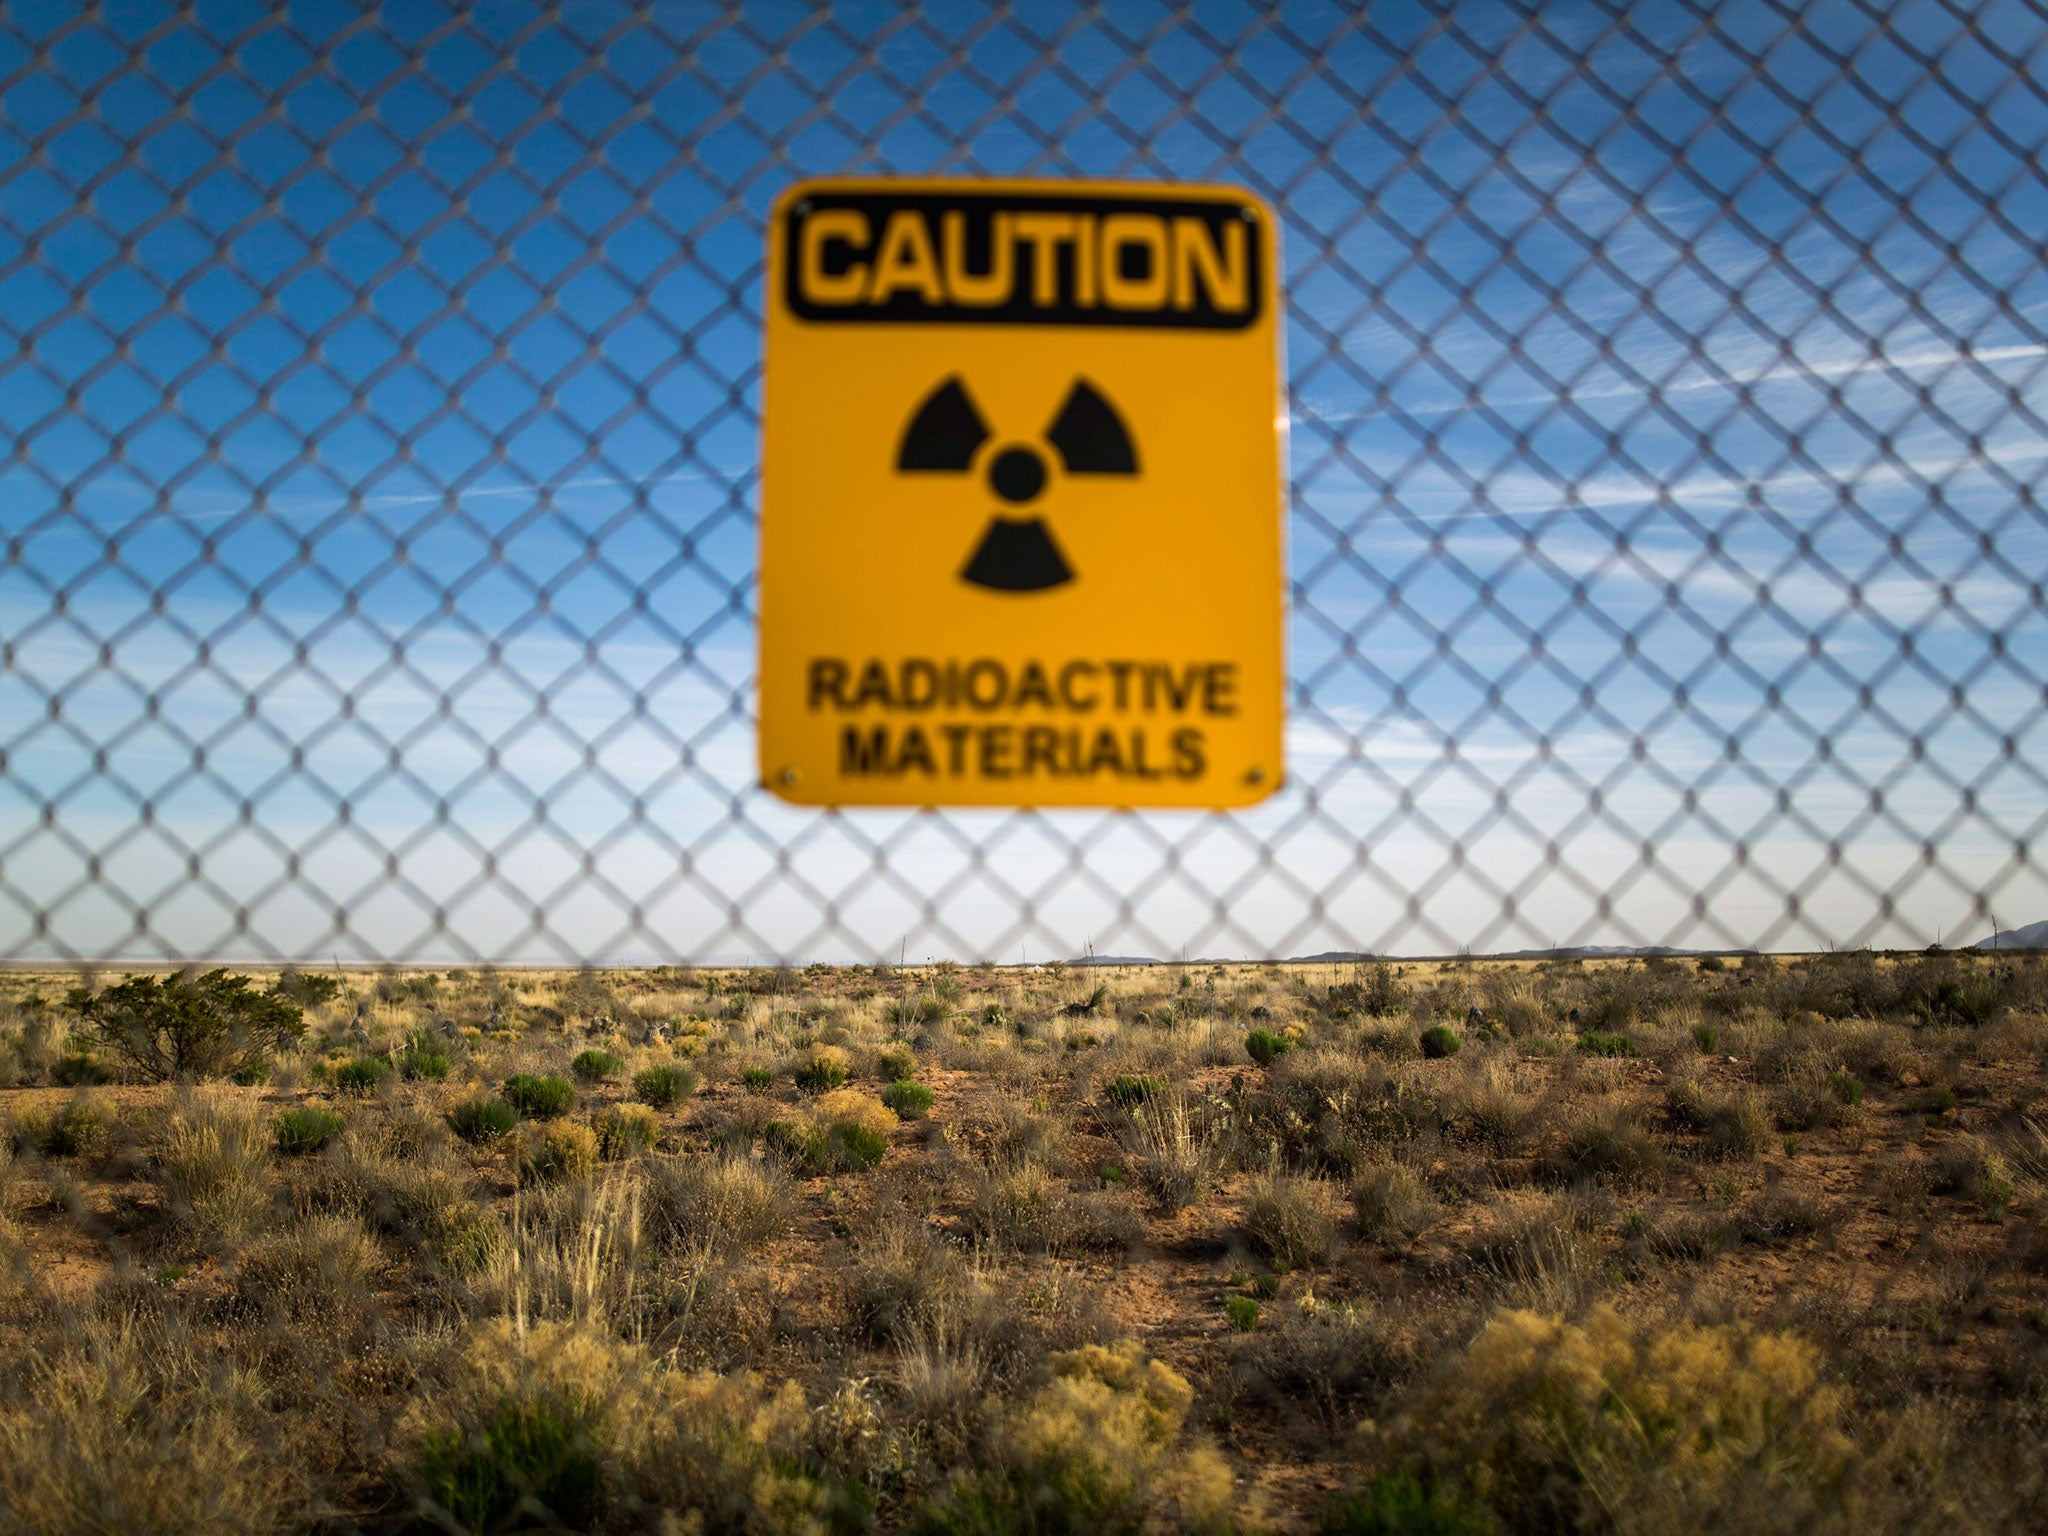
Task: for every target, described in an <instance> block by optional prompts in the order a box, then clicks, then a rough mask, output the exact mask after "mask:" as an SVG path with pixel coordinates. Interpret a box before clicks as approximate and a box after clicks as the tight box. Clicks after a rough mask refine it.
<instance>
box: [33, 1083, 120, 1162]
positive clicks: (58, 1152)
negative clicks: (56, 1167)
mask: <svg viewBox="0 0 2048 1536" xmlns="http://www.w3.org/2000/svg"><path fill="white" fill-rule="evenodd" d="M115 1124H116V1121H115V1120H114V1117H113V1116H112V1115H110V1114H108V1113H107V1111H106V1110H105V1109H103V1108H102V1107H101V1106H100V1105H99V1104H98V1103H96V1102H95V1101H94V1100H92V1099H90V1098H88V1097H86V1096H84V1095H80V1096H79V1097H77V1098H74V1099H72V1100H71V1101H70V1102H69V1103H67V1104H66V1105H65V1106H64V1107H63V1108H62V1109H60V1110H58V1111H57V1113H56V1114H55V1115H53V1116H51V1117H50V1120H49V1122H48V1123H47V1124H46V1125H44V1126H43V1127H42V1132H41V1135H40V1137H39V1138H38V1140H39V1145H38V1147H37V1150H38V1151H40V1152H41V1153H42V1154H43V1156H45V1157H103V1156H105V1155H106V1154H107V1153H108V1152H110V1151H111V1150H113V1146H114V1127H115Z"/></svg>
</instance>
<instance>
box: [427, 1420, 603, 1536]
mask: <svg viewBox="0 0 2048 1536" xmlns="http://www.w3.org/2000/svg"><path fill="white" fill-rule="evenodd" d="M416 1475H417V1479H418V1483H419V1496H420V1498H421V1500H422V1501H423V1504H424V1507H425V1509H426V1510H428V1511H431V1512H432V1517H433V1519H434V1520H435V1521H437V1522H450V1523H452V1524H453V1525H454V1527H455V1528H456V1529H457V1530H462V1531H475V1532H478V1533H482V1532H487V1531H499V1530H508V1529H517V1528H519V1527H521V1526H526V1525H528V1524H530V1523H531V1522H532V1521H533V1520H534V1519H536V1518H538V1519H539V1521H540V1523H542V1524H543V1525H548V1526H558V1527H566V1528H567V1529H570V1530H583V1529H586V1528H587V1527H588V1526H589V1524H590V1523H591V1521H592V1520H593V1519H594V1517H595V1516H596V1514H597V1511H598V1508H599V1492H600V1489H601V1486H602V1483H603V1469H602V1466H601V1464H600V1462H599V1459H598V1449H597V1446H596V1444H595V1442H594V1441H593V1439H592V1437H591V1424H590V1418H589V1415H588V1413H587V1411H585V1410H583V1409H582V1407H581V1405H580V1404H576V1403H575V1402H574V1401H573V1400H567V1401H565V1400H550V1401H542V1402H524V1401H520V1400H517V1399H509V1398H508V1399H507V1400H505V1401H503V1402H501V1403H499V1404H498V1405H497V1406H496V1407H495V1408H494V1409H492V1410H491V1411H490V1412H489V1413H488V1414H487V1415H485V1416H484V1417H483V1419H482V1421H481V1422H479V1423H477V1424H475V1425H472V1426H466V1427H464V1428H462V1429H459V1430H442V1431H437V1432H434V1433H430V1434H429V1435H428V1436H427V1438H426V1443H425V1444H424V1445H423V1446H422V1447H421V1450H420V1457H419V1464H418V1472H417V1474H416Z"/></svg>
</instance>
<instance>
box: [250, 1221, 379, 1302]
mask: <svg viewBox="0 0 2048 1536" xmlns="http://www.w3.org/2000/svg"><path fill="white" fill-rule="evenodd" d="M376 1267H377V1246H376V1244H375V1243H374V1242H372V1241H371V1239H370V1234H369V1233H367V1232H365V1231H364V1230H363V1228H362V1226H361V1224H360V1223H358V1222H356V1221H354V1220H353V1219H351V1218H349V1217H347V1216H314V1217H311V1218H309V1219H307V1220H305V1221H295V1222H291V1223H288V1224H286V1225H284V1226H282V1227H280V1228H278V1229H277V1230H276V1231H274V1232H268V1233H265V1234H264V1235H263V1236H262V1237H260V1238H258V1239H257V1240H256V1241H255V1242H254V1243H252V1244H251V1245H250V1246H249V1248H248V1250H247V1251H246V1252H244V1253H243V1254H242V1255H241V1256H240V1259H239V1261H238V1263H237V1266H236V1275H235V1299H236V1301H237V1303H238V1304H239V1306H240V1307H241V1308H242V1309H243V1310H244V1311H245V1312H252V1313H255V1314H258V1315H261V1316H269V1317H273V1318H276V1319H280V1320H282V1321H285V1322H290V1323H294V1324H307V1323H327V1324H338V1323H340V1322H341V1321H342V1320H343V1319H345V1318H347V1317H349V1316H351V1315H353V1314H359V1313H360V1312H361V1310H362V1309H363V1307H364V1305H365V1304H366V1303H367V1302H368V1300H369V1290H370V1277H371V1274H372V1272H373V1271H374V1270H375V1268H376Z"/></svg>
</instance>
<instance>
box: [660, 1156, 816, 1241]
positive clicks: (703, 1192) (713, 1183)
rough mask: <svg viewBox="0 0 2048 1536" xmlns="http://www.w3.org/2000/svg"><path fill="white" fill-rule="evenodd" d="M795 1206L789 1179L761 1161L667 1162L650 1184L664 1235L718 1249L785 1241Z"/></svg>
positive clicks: (693, 1159) (699, 1159)
mask: <svg viewBox="0 0 2048 1536" xmlns="http://www.w3.org/2000/svg"><path fill="white" fill-rule="evenodd" d="M795 1204H796V1193H795V1191H794V1190H793V1189H792V1188H791V1187H790V1182H789V1175H788V1174H787V1173H786V1172H784V1171H783V1170H782V1169H781V1168H779V1167H777V1166H776V1165H775V1164H773V1163H770V1162H764V1161H762V1160H761V1159H759V1158H756V1157H746V1156H737V1157H735V1156H723V1157H718V1156H714V1157H690V1158H674V1159H667V1158H664V1159H661V1160H660V1161H659V1164H658V1166H657V1168H656V1169H655V1171H654V1172H653V1174H652V1175H651V1177H650V1181H649V1185H648V1208H649V1212H650V1214H651V1216H652V1218H653V1220H654V1221H655V1223H656V1224H657V1228H658V1229H659V1230H662V1231H665V1232H667V1233H668V1234H669V1235H671V1236H673V1237H675V1238H677V1239H680V1240H682V1241H685V1242H693V1243H707V1244H711V1245H713V1246H715V1247H719V1248H725V1247H735V1246H737V1247H747V1246H752V1245H754V1244H757V1243H763V1242H767V1241H768V1240H769V1239H771V1238H775V1237H779V1236H781V1235H782V1233H783V1231H784V1230H785V1229H787V1227H788V1226H789V1218H790V1214H791V1212H792V1211H793V1210H794V1208H795Z"/></svg>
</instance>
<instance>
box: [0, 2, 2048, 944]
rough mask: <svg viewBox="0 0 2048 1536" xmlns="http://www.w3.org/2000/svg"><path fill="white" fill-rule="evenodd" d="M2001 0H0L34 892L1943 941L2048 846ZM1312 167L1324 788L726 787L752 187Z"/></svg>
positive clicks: (1165, 939)
mask: <svg viewBox="0 0 2048 1536" xmlns="http://www.w3.org/2000/svg"><path fill="white" fill-rule="evenodd" d="M2044 30H2048V28H2044V17H2043V15H2042V13H2041V12H2040V10H2039V9H2038V8H2035V7H2031V6H2025V5H1994V6H1989V7H1984V8H1975V7H1970V8H1965V7H1959V6H1953V5H1946V4H1929V5H1909V6H1905V7H1900V8H1892V7H1876V6H1868V5H1863V4H1860V3H1851V4H1842V5H1830V6H1824V7H1817V8H1812V9H1805V8H1795V7H1787V6H1782V5H1775V4H1743V5H1736V6H1707V5H1690V4H1658V5H1643V6H1612V5H1602V4H1587V5H1582V6H1567V7H1541V8H1538V7H1535V6H1523V5H1516V4H1511V3H1502V4H1487V5H1471V6H1466V5H1453V6H1429V5H1412V6H1411V5H1393V6H1373V7H1370V8H1365V7H1349V6H1337V5H1319V4H1306V3H1305V4H1299V5H1297V4H1287V5H1281V6H1275V7H1248V6H1233V5H1225V4H1213V5H1212V4H1207V3H1201V4H1185V5H1161V4H1122V3H1109V4H1076V5H1064V4H1054V3H1048V4H1043V5H1039V4H1034V5H1030V6H1002V5H998V6H982V5H964V4H963V5H949V4H930V5H919V6H905V7H898V6H892V5H880V4H875V5H856V4H848V5H841V6H833V7H805V6H796V5H773V4H758V5H756V4H748V5H738V6H726V5H711V4H670V3H663V4H661V5H659V6H649V7H632V6H623V5H610V4H603V3H597V0H566V3H561V4H553V5H528V4H514V3H498V0H492V3H490V4H485V5H481V6H436V5H433V4H427V3H420V4H408V5H404V6H390V7H385V8H383V9H377V8H362V7H356V6H351V5H342V4H318V3H313V4H306V5H295V6H292V7H289V8H274V7H269V6H263V5H256V4H248V5H235V4H226V3H222V4H211V3H208V4H199V5H196V6H185V7H171V6H165V5H149V4H134V5H120V6H114V5H88V6H41V5H21V6H12V7H9V8H8V10H7V12H6V14H5V16H4V17H0V103H4V113H0V133H4V135H5V140H4V144H5V162H6V163H5V168H4V169H0V421H4V431H5V436H6V443H7V452H6V454H5V456H4V459H0V523H4V529H5V536H6V551H7V561H6V565H5V569H4V571H0V636H4V642H0V644H4V650H0V954H4V955H7V956H10V957H17V958H28V957H51V958H67V959H77V958H104V957H116V956H121V957H134V956H164V957H180V956H198V955H223V954H232V955H244V956H251V957H281V956H304V955H327V954H330V953H332V954H338V955H342V956H344V957H354V958H365V959H385V960H394V961H403V960H408V959H420V958H433V957H446V958H455V959H463V960H534V961H555V962H565V961H577V962H580V961H586V960H648V959H692V960H720V959H747V958H766V957H769V956H791V955H801V956H803V957H805V958H824V959H845V958H851V959H873V958H878V957H887V958H891V959H894V958H896V957H897V956H899V955H904V954H909V955H912V956H917V957H922V956H925V955H934V954H950V955H955V956H959V957H961V958H971V957H980V956H988V957H994V958H997V959H1013V958H1017V957H1019V956H1022V957H1025V958H1034V959H1035V958H1045V957H1047V956H1050V955H1056V954H1067V953H1074V952H1078V951H1080V950H1081V949H1082V948H1084V947H1085V946H1089V945H1092V946H1093V947H1094V949H1095V950H1096V951H1098V952H1103V953H1109V952H1124V953H1141V954H1149V955H1157V956H1175V955H1189V954H1196V955H1199V954H1258V955H1289V954H1301V953H1306V952H1312V951H1329V950H1363V951H1404V950H1405V951H1417V952H1445V951H1451V950H1456V949H1458V948H1461V947H1470V948H1474V949H1487V950H1511V949H1515V948H1520V947H1541V946H1546V945H1554V944H1567V943H1602V942H1612V943H1625V944H1647V943H1668V944H1673V945H1682V946H1693V947H1702V948H1719V947H1730V946H1745V945H1759V946H1765V947H1784V948H1795V947H1798V948H1811V947H1817V946H1819V945H1821V944H1823V943H1841V944H1859V943H1880V944H1921V943H1925V942H1926V941H1928V940H1930V939H1936V938H1942V937H1948V936H1952V935H1957V934H1961V933H1964V931H1965V930H1967V933H1966V934H1965V936H1967V937H1975V936H1977V934H1978V933H1981V932H1985V931H1988V929H1989V927H1990V924H1991V922H1992V921H1994V920H2000V921H2003V922H2005V923H2006V924H2008V925H2010V924H2012V923H2015V922H2026V921H2029V920H2031V919H2033V918H2036V917H2038V916H2040V915H2042V914H2043V913H2044V912H2048V881H2044V878H2043V870H2042V867H2041V863H2040V860H2039V858H2038V857H2037V855H2036V853H2035V848H2036V846H2037V844H2038V839H2039V836H2040V833H2041V829H2042V827H2043V824H2044V820H2048V781H2044V776H2043V771H2042V768H2041V766H2040V765H2041V763H2042V762H2043V761H2048V728H2044V724H2043V722H2044V708H2048V622H2044V617H2048V616H2044V603H2043V595H2042V591H2043V588H2042V583H2043V571H2044V569H2048V559H2044V555H2048V538H2044V533H2048V518H2044V513H2043V510H2042V506H2041V501H2040V494H2039V489H2038V487H2039V485H2040V481H2041V473H2042V464H2043V454H2044V448H2043V444H2044V442H2048V428H2044V421H2043V416H2044V407H2048V377H2044V373H2043V369H2044V366H2048V341H2044V325H2048V320H2044V316H2048V267H2044V263H2043V260H2042V256H2043V244H2042V242H2043V219H2042V215H2043V211H2044V210H2048V196H2044V187H2043V181H2044V172H2043V165H2042V158H2041V157H2042V146H2043V142H2044V138H2048V111H2044V102H2048V84H2044V77H2043V57H2044V55H2043V36H2044ZM843 171H854V172H866V171H872V172H878V173H879V172H900V173H911V172H916V173H942V174H960V175H978V174H1002V175H1043V176H1053V177H1056V176H1069V175H1084V176H1094V175H1118V176H1135V177H1141V178H1150V177H1158V178H1167V179H1191V178H1199V179H1209V180H1223V181H1229V182H1235V183H1239V184H1242V185H1244V186H1247V187H1249V188H1252V189H1253V190H1255V191H1256V192H1258V193H1259V194H1261V195H1262V196H1263V197H1265V198H1267V199H1268V200H1270V201H1271V203H1272V204H1273V205H1274V207H1275V208H1276V209H1277V210H1278V212H1279V214H1280V218H1281V221H1282V249H1283V263H1284V269H1283V284H1284V291H1285V295H1286V303H1287V316H1286V318H1287V326H1286V331H1287V335H1286V347H1287V351H1286V359H1287V363H1286V380H1287V401H1288V407H1289V410H1290V412H1291V415H1292V436H1291V456H1290V465H1289V471H1288V472H1289V507H1290V540H1291V554H1290V558H1291V562H1292V564H1291V571H1292V614H1291V619H1290V626H1291V627H1290V635H1289V644H1290V686H1291V695H1292V696H1291V699H1290V707H1291V725H1290V730H1289V738H1288V754H1289V780H1288V785H1287V788H1286V789H1285V791H1284V793H1282V794H1281V795H1279V796H1278V797H1276V798H1275V800H1274V801H1272V802H1271V803H1270V804H1268V805H1267V806H1265V807H1262V808H1261V809H1259V810H1257V811H1255V812H1253V813H1249V814H1241V815H1230V816H1220V815H1219V816H1188V815H1169V814H1157V815H1116V814H1100V815H1090V814H1073V813H1067V814H1038V813H1015V814H989V813H976V814H940V813H901V814H897V813H847V814H811V813H805V812H799V811H796V810H794V809H791V808H789V807H785V806H782V805H780V804H779V803H777V802H775V801H774V800H772V799H771V798H770V797H768V796H767V795H766V794H765V793H764V792H762V791H761V790H760V789H759V787H758V786H757V785H756V784H755V782H754V769H753V763H752V751H751V738H752V731H753V714H752V711H753V697H754V694H753V676H752V642H753V633H752V616H753V607H752V593H753V586H754V575H755V572H754V563H753V562H754V553H753V548H754V509H755V502H756V493H757V488H758V481H757V476H756V473H755V454H756V445H757V442H758V437H759V431H760V421H759V416H758V402H759V382H760V356H759V353H760V347H759V317H760V293H759V289H760V281H761V267H762V256H763V237H764V236H763V224H764V216H765V212H766V209H767V207H768V204H769V202H770V200H771V199H772V198H773V197H774V195H775V194H776V193H777V191H778V190H779V189H780V188H782V187H783V186H785V185H786V184H788V182H789V181H790V180H792V179H793V178H795V177H798V176H801V175H806V174H814V173H823V172H843Z"/></svg>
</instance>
